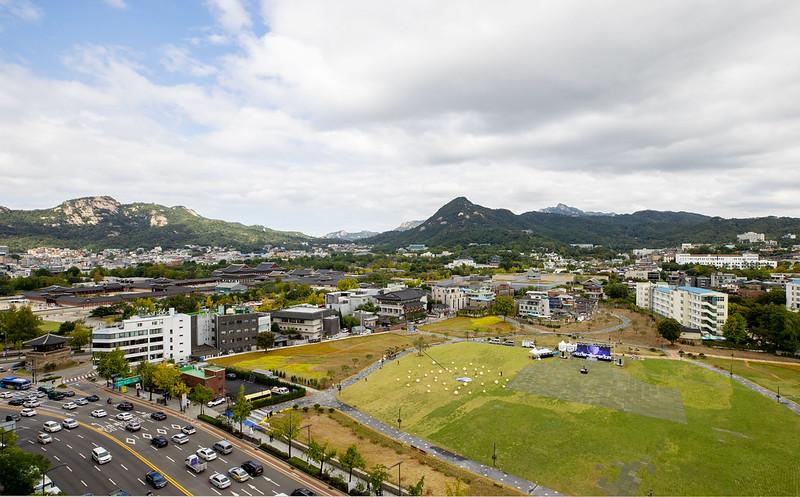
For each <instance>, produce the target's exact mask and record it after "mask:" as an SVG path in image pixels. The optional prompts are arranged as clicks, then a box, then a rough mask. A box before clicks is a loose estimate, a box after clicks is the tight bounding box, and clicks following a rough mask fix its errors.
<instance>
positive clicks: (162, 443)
mask: <svg viewBox="0 0 800 497" xmlns="http://www.w3.org/2000/svg"><path fill="white" fill-rule="evenodd" d="M150 444H151V445H152V446H153V447H155V448H157V449H160V448H162V447H166V446H167V445H169V440H167V437H165V436H164V435H158V436H157V437H153V439H152V440H150Z"/></svg>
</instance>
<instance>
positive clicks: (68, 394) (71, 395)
mask: <svg viewBox="0 0 800 497" xmlns="http://www.w3.org/2000/svg"><path fill="white" fill-rule="evenodd" d="M64 395H66V396H67V397H74V396H75V392H74V391H72V390H65V391H64Z"/></svg>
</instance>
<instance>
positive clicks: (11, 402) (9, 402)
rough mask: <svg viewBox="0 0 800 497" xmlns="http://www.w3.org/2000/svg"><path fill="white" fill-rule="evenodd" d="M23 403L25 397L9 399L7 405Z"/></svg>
mask: <svg viewBox="0 0 800 497" xmlns="http://www.w3.org/2000/svg"><path fill="white" fill-rule="evenodd" d="M24 403H25V399H11V400H9V401H8V405H10V406H21V405H22V404H24Z"/></svg>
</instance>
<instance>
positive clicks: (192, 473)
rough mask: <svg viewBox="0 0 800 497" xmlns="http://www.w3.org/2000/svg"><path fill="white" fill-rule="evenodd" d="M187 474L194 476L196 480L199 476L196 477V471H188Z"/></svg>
mask: <svg viewBox="0 0 800 497" xmlns="http://www.w3.org/2000/svg"><path fill="white" fill-rule="evenodd" d="M186 472H187V473H189V474H190V475H192V476H194V477H195V478H197V475H196V474H194V471H189V470H188V469H187V470H186Z"/></svg>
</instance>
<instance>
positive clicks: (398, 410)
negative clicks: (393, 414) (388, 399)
mask: <svg viewBox="0 0 800 497" xmlns="http://www.w3.org/2000/svg"><path fill="white" fill-rule="evenodd" d="M400 409H402V407H398V408H397V431H400V423H401V422H402V421H403V420H402V418H400Z"/></svg>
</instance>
